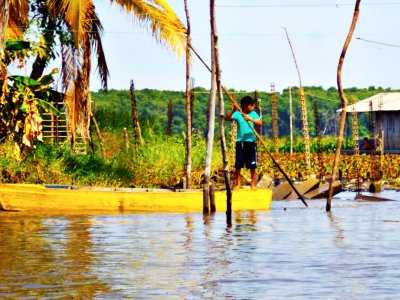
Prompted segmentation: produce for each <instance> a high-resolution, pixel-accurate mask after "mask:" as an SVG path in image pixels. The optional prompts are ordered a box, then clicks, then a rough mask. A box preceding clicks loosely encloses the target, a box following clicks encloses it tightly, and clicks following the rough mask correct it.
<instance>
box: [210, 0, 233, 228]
mask: <svg viewBox="0 0 400 300" xmlns="http://www.w3.org/2000/svg"><path fill="white" fill-rule="evenodd" d="M210 9H211V10H210V12H211V34H212V41H213V46H214V47H213V58H214V62H215V67H214V71H215V78H216V83H217V91H218V106H219V136H220V141H221V150H222V161H223V167H224V180H225V188H226V203H227V206H226V207H227V211H226V213H227V216H228V219H227V220H228V223H230V220H231V215H232V192H231V185H230V180H229V165H228V151H227V148H226V138H225V130H224V128H225V126H224V117H225V107H224V97H223V92H222V87H221V68H220V64H219V49H218V33H217V25H216V22H215V1H214V0H211V4H210Z"/></svg>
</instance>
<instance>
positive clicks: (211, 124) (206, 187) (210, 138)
mask: <svg viewBox="0 0 400 300" xmlns="http://www.w3.org/2000/svg"><path fill="white" fill-rule="evenodd" d="M211 7H212V2H211V1H210V13H211V10H212V8H211ZM213 44H214V41H213V39H211V49H212V53H211V54H212V55H211V66H212V70H211V69H210V72H211V89H210V101H209V103H208V127H207V146H206V161H205V166H204V183H203V213H209V212H210V210H209V209H210V208H209V193H210V192H209V191H210V177H211V158H212V150H213V145H214V128H215V102H216V93H217V79H216V72H215V56H214V55H213V49H214V45H213Z"/></svg>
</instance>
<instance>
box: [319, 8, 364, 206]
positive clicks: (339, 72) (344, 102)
mask: <svg viewBox="0 0 400 300" xmlns="http://www.w3.org/2000/svg"><path fill="white" fill-rule="evenodd" d="M360 2H361V0H357V1H356V5H355V8H354V14H353V20H352V22H351V25H350V29H349V33H348V34H347V37H346V41H345V42H344V45H343V49H342V53H341V54H340V58H339V63H338V68H337V85H338V91H339V96H340V100H341V102H342V112H341V114H340V125H339V134H338V138H337V147H336V153H335V159H334V162H333V169H332V178H331V182H330V184H329V194H328V198H327V200H326V211H327V212H329V211H331V202H332V197H333V184H334V182H335V179H336V172H337V169H338V165H339V160H340V150H341V147H342V140H343V131H344V123H345V122H346V106H347V99H346V96H345V94H344V91H343V88H342V66H343V62H344V57H345V56H346V51H347V48H348V47H349V44H350V41H351V38H352V36H353V32H354V29H355V28H356V24H357V19H358V14H359V12H360Z"/></svg>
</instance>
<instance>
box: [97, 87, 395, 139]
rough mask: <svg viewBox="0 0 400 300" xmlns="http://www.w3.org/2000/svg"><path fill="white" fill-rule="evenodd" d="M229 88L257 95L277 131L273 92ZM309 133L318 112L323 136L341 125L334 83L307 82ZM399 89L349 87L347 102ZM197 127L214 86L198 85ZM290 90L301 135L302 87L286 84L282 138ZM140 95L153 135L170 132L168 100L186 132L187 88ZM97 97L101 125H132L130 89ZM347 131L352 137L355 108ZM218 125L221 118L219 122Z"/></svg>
mask: <svg viewBox="0 0 400 300" xmlns="http://www.w3.org/2000/svg"><path fill="white" fill-rule="evenodd" d="M229 91H230V93H231V94H232V95H233V96H234V98H236V99H237V100H238V102H239V101H240V98H241V97H243V96H245V95H250V96H252V97H254V98H258V100H259V103H260V106H261V110H262V120H263V128H262V135H263V136H264V137H266V138H270V137H272V136H273V132H272V118H271V92H266V91H235V90H233V89H230V90H229ZM304 91H305V96H306V102H307V112H308V123H309V131H310V136H315V135H316V130H315V127H316V126H315V125H316V122H315V119H316V113H315V112H316V110H315V108H316V107H317V111H318V119H319V128H320V132H321V135H322V136H335V135H336V133H337V127H338V114H337V113H336V111H337V109H339V108H341V102H340V98H339V94H338V91H337V89H336V88H334V87H331V88H329V89H327V90H324V89H323V88H322V87H315V86H310V87H304ZM394 91H395V90H391V89H390V88H388V89H383V88H381V87H378V88H376V87H373V86H371V87H369V88H366V89H359V88H348V89H345V93H346V97H347V99H348V102H349V103H348V104H351V101H359V100H363V99H366V98H368V97H371V96H373V95H375V94H378V93H383V92H394ZM193 93H194V97H193V99H194V100H193V103H194V105H193V130H194V131H195V132H197V133H201V134H205V132H206V127H207V106H208V105H207V104H208V101H209V90H207V89H205V88H202V87H196V88H194V89H193ZM290 94H291V96H292V111H293V130H294V136H295V137H297V136H302V131H301V130H302V124H301V117H300V107H299V88H298V87H293V88H291V91H289V89H284V90H283V91H282V92H276V93H275V95H276V99H277V113H278V132H279V137H285V136H289V134H290V124H289V122H290V121H289V114H290ZM135 95H136V100H137V111H138V116H139V121H140V123H141V124H142V127H143V128H144V129H145V130H150V131H151V132H152V133H153V134H166V133H167V131H166V130H167V123H168V105H170V106H172V132H173V134H184V132H185V130H186V129H185V128H186V125H185V124H186V123H185V122H186V113H185V111H186V108H185V105H186V104H185V101H186V96H185V92H183V91H160V90H154V89H142V90H135ZM224 97H225V112H228V110H229V109H230V108H231V104H230V101H229V99H228V98H227V97H226V96H224ZM92 100H93V102H94V106H95V114H96V118H97V119H98V122H99V125H100V127H101V128H107V129H121V128H124V127H126V128H132V124H133V123H132V106H131V92H130V90H110V91H108V92H107V93H104V91H102V90H99V91H98V92H92ZM348 115H349V118H348V120H349V122H348V123H347V124H348V125H347V126H346V129H345V134H346V135H348V136H349V137H350V136H351V127H352V126H351V123H350V122H351V113H349V114H348ZM358 123H359V136H360V137H364V136H368V135H369V115H368V114H365V113H360V114H358ZM216 124H217V125H218V122H217V123H216Z"/></svg>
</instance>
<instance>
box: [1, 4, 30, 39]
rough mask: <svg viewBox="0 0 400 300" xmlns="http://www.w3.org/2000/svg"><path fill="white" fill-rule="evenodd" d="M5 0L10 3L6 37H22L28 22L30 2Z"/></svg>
mask: <svg viewBox="0 0 400 300" xmlns="http://www.w3.org/2000/svg"><path fill="white" fill-rule="evenodd" d="M3 1H4V0H3ZM5 1H6V2H8V3H9V11H8V16H7V17H8V24H7V28H6V31H5V37H6V39H7V38H15V39H20V38H22V36H23V29H24V26H25V25H26V24H27V23H28V12H29V2H28V1H24V0H12V1H7V0H5Z"/></svg>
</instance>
